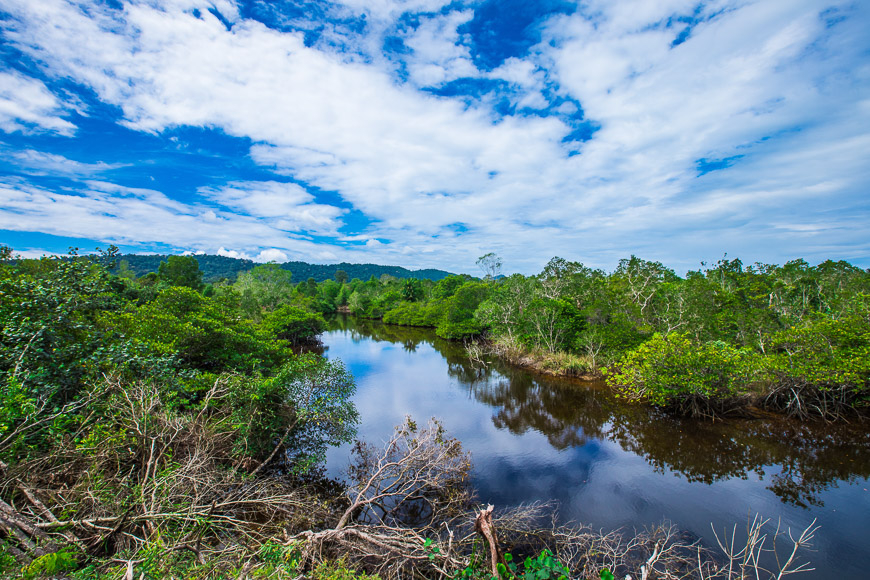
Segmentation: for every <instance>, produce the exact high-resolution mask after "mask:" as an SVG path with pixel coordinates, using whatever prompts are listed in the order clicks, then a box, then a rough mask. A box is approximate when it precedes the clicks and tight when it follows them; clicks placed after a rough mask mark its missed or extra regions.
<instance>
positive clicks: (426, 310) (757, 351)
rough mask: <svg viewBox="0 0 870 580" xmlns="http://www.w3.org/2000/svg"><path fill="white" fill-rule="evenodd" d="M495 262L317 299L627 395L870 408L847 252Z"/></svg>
mask: <svg viewBox="0 0 870 580" xmlns="http://www.w3.org/2000/svg"><path fill="white" fill-rule="evenodd" d="M484 258H488V259H489V261H490V262H492V260H493V256H492V255H488V256H485V257H484ZM484 258H482V259H481V262H482V264H481V265H482V266H483V267H484V269H485V270H486V264H485V263H483V262H485V260H484ZM494 265H495V266H496V267H495V269H492V268H490V270H489V272H488V273H487V276H486V278H485V279H484V280H475V279H472V278H470V277H467V276H464V277H463V276H448V277H447V278H445V279H443V280H440V281H438V282H437V283H432V282H427V281H418V280H399V279H394V278H390V277H382V278H381V279H380V280H375V279H370V280H369V281H367V282H361V281H359V280H354V281H352V282H351V283H349V284H346V285H338V284H337V283H335V282H325V283H324V284H322V285H319V286H318V287H317V288H314V287H312V288H311V290H310V295H311V296H312V297H316V303H317V307H318V308H320V309H321V310H322V311H324V312H327V311H330V310H331V309H332V308H334V307H336V306H343V307H346V308H347V309H348V310H349V311H350V312H352V313H354V314H355V315H357V316H363V317H373V318H379V317H382V318H383V320H384V322H387V323H392V324H403V325H410V326H431V327H435V328H436V331H437V333H438V335H439V336H442V337H445V338H453V339H469V338H474V337H481V336H483V337H486V338H487V339H488V343H487V345H488V348H489V350H492V351H494V352H495V353H497V354H499V355H502V356H504V357H506V358H508V359H509V360H512V361H514V362H516V363H519V364H526V365H529V366H534V367H536V368H539V369H540V370H544V371H549V372H555V373H561V374H574V375H581V376H582V375H596V374H600V373H605V374H606V378H607V381H608V383H609V384H610V385H611V386H613V387H614V388H616V389H618V390H619V391H620V393H621V394H622V395H623V396H625V397H627V398H630V399H637V400H644V401H648V402H651V403H654V404H657V405H661V406H667V407H673V408H676V409H678V410H681V411H684V412H689V413H692V414H696V415H698V414H702V415H706V414H715V413H721V412H723V411H727V410H728V409H730V408H735V407H745V404H746V403H753V404H756V405H763V406H766V407H768V408H772V409H779V410H785V411H787V412H789V413H792V414H795V415H798V416H808V415H821V416H825V417H836V416H841V415H842V414H843V413H844V412H850V413H851V412H853V411H860V412H863V411H864V410H866V409H867V407H868V405H870V386H868V379H870V273H868V272H867V271H865V270H862V269H860V268H857V267H855V266H852V265H850V264H848V263H846V262H842V261H841V262H832V261H827V262H823V263H821V264H819V265H817V266H811V265H809V264H807V263H806V262H805V261H803V260H794V261H791V262H789V263H787V264H785V265H784V266H774V265H766V264H754V265H752V266H744V265H743V264H742V262H740V260H736V259H735V260H727V259H723V260H720V261H719V262H717V263H716V264H714V265H712V266H709V267H706V268H704V269H703V270H699V271H692V272H689V273H688V274H687V275H686V276H685V277H680V276H677V275H676V273H675V272H674V271H673V270H670V269H668V268H666V267H665V266H664V265H662V264H661V263H659V262H650V261H646V260H642V259H639V258H636V257H634V256H632V257H631V258H628V259H624V260H622V261H620V263H619V266H618V267H617V268H616V270H615V271H613V272H611V273H609V274H607V273H605V272H603V271H601V270H594V269H590V268H587V267H585V266H583V265H582V264H579V263H575V262H567V261H565V260H562V259H560V258H554V259H553V260H551V261H550V263H549V264H547V266H546V268H545V269H544V270H543V272H541V274H539V275H537V276H530V277H526V276H522V275H519V274H516V275H512V276H508V277H498V276H497V267H498V266H499V264H498V262H497V260H496V261H495V262H494ZM490 266H492V264H490ZM480 350H481V348H480V347H479V346H471V347H470V348H469V352H470V354H471V355H472V356H477V353H478V352H479V351H480Z"/></svg>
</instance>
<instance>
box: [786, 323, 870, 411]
mask: <svg viewBox="0 0 870 580" xmlns="http://www.w3.org/2000/svg"><path fill="white" fill-rule="evenodd" d="M770 347H771V349H773V350H774V352H775V354H774V355H773V357H772V360H773V363H772V365H773V369H774V370H775V372H776V373H777V375H779V376H780V378H781V379H783V380H788V381H790V382H792V383H798V384H804V385H806V384H809V385H814V386H815V387H816V388H818V389H820V390H831V389H845V390H848V391H850V392H851V393H852V394H853V395H866V393H867V392H868V390H870V382H868V381H870V316H868V312H867V311H864V312H855V313H851V314H848V315H846V316H843V317H842V318H837V319H831V318H827V317H813V318H810V319H808V320H805V321H804V322H803V323H801V324H800V325H798V326H795V327H793V328H790V329H787V330H783V331H781V332H779V333H777V334H775V335H774V336H773V337H772V339H771V341H770Z"/></svg>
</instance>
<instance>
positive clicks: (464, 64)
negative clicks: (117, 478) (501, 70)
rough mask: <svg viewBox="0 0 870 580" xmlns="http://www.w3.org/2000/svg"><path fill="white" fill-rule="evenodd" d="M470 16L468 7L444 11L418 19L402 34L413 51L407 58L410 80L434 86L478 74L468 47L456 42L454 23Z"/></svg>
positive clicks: (458, 41)
mask: <svg viewBox="0 0 870 580" xmlns="http://www.w3.org/2000/svg"><path fill="white" fill-rule="evenodd" d="M473 16H474V12H473V11H471V10H465V11H456V12H448V13H447V14H446V15H433V16H431V17H428V18H423V19H421V22H420V24H419V26H418V27H417V28H416V29H413V31H412V33H411V34H410V35H409V36H407V37H406V38H405V44H406V45H407V46H408V47H409V48H410V49H411V50H412V51H413V54H412V56H411V57H410V58H409V59H408V61H407V64H408V69H409V74H410V77H411V81H412V82H414V84H416V85H417V86H420V87H426V86H437V85H440V84H443V83H445V82H449V81H452V80H455V79H458V78H462V77H476V76H478V70H477V68H476V67H475V66H474V65H473V64H472V62H471V54H470V52H469V50H468V47H467V46H465V45H463V44H462V43H461V42H460V40H461V39H460V35H459V32H458V31H457V27H459V26H460V25H462V24H464V23H466V22H468V21H469V20H471V18H472V17H473Z"/></svg>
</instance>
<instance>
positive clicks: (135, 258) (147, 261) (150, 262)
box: [116, 254, 450, 283]
mask: <svg viewBox="0 0 870 580" xmlns="http://www.w3.org/2000/svg"><path fill="white" fill-rule="evenodd" d="M166 258H167V256H165V255H151V256H143V255H139V254H124V255H122V256H119V257H118V261H117V264H118V267H120V265H121V262H126V263H127V267H128V268H129V269H130V270H132V271H133V272H134V273H135V274H136V276H137V277H139V276H144V275H145V274H147V273H148V272H156V271H157V268H159V267H160V262H163V261H165V260H166ZM196 260H197V261H198V262H199V269H200V270H201V271H202V274H203V281H205V282H207V283H208V282H217V281H218V280H220V279H222V278H226V279H228V280H231V281H232V280H235V279H236V276H237V275H238V274H239V272H247V271H248V270H251V269H252V268H253V267H254V266H256V265H257V264H256V262H252V261H251V260H242V259H239V258H227V257H226V256H210V255H200V256H196ZM281 267H282V268H283V269H285V270H290V271H291V272H292V273H293V281H294V282H303V281H305V280H308V279H309V278H314V280H315V281H317V282H323V281H324V280H329V279H331V278H334V277H335V272H336V271H338V270H343V271H344V272H346V273H347V279H348V280H352V279H354V278H359V279H360V280H368V279H369V278H371V277H372V276H374V277H375V278H380V277H381V276H382V275H383V274H389V275H390V276H395V277H396V278H420V279H424V280H434V281H438V280H441V279H442V278H446V277H447V276H449V275H450V272H445V271H444V270H433V269H431V268H430V269H425V270H408V269H407V268H402V267H401V266H381V265H379V264H348V263H346V262H342V263H340V264H309V263H307V262H285V263H283V264H281ZM116 270H117V267H116Z"/></svg>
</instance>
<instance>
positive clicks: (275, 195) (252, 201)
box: [200, 181, 346, 234]
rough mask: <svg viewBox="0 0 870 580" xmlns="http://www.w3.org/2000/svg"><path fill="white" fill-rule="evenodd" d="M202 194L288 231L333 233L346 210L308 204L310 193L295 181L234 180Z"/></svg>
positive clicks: (311, 197) (310, 201)
mask: <svg viewBox="0 0 870 580" xmlns="http://www.w3.org/2000/svg"><path fill="white" fill-rule="evenodd" d="M200 194H201V195H203V196H204V197H206V198H208V199H210V200H212V201H214V202H216V203H218V204H220V205H222V206H224V207H226V208H229V209H231V210H235V211H236V212H241V213H243V214H245V215H248V216H251V217H255V218H264V219H265V220H266V221H268V223H270V224H271V225H273V226H275V227H277V228H280V229H282V230H285V231H288V232H302V231H308V232H316V233H321V234H329V233H334V232H335V231H336V230H337V229H338V227H340V226H341V221H340V219H339V218H340V217H341V215H343V214H344V213H346V210H343V209H341V208H338V207H334V206H331V205H324V204H317V203H312V202H313V201H314V196H312V195H311V194H310V193H308V192H307V191H305V189H303V188H302V187H301V186H299V185H296V184H295V183H280V182H277V181H234V182H230V183H227V184H226V185H224V186H222V187H218V188H204V189H201V190H200Z"/></svg>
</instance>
